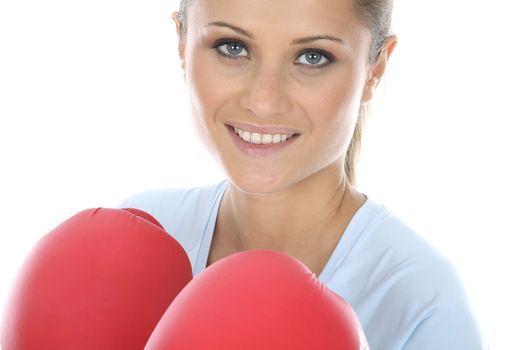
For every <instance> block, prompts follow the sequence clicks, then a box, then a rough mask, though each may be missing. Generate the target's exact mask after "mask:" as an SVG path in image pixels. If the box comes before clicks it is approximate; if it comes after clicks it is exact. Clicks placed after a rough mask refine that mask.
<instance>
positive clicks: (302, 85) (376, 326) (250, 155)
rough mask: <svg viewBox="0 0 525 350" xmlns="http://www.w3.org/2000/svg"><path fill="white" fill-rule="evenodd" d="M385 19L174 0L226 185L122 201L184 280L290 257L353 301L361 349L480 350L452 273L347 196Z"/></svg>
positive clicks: (343, 8)
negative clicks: (261, 255)
mask: <svg viewBox="0 0 525 350" xmlns="http://www.w3.org/2000/svg"><path fill="white" fill-rule="evenodd" d="M391 12H392V4H391V1H388V0H369V1H366V0H331V1H320V0H250V1H246V0H192V1H184V0H183V1H181V4H180V11H179V12H177V13H175V14H174V16H173V18H174V20H175V22H176V25H177V32H178V35H179V53H180V58H181V62H182V68H183V70H184V74H185V75H184V76H185V80H186V83H187V86H188V89H189V92H190V99H191V105H192V109H193V117H194V121H195V125H196V130H197V132H198V134H199V136H200V138H201V139H202V141H203V142H204V144H205V146H206V147H207V149H208V150H209V151H210V152H211V154H212V155H213V156H214V157H215V158H216V160H217V161H218V162H219V164H220V165H221V166H222V167H223V169H224V171H225V173H226V174H227V176H228V180H227V181H223V182H221V183H219V184H217V185H213V186H209V187H203V188H194V189H187V190H171V191H156V192H149V193H145V194H141V195H137V196H134V197H132V198H130V199H128V200H127V201H126V202H124V203H123V204H122V205H123V206H134V207H138V208H141V209H144V210H146V211H148V212H150V213H151V214H153V215H154V216H155V217H156V218H157V219H158V220H159V221H160V222H161V223H162V224H163V225H164V227H166V229H167V230H168V231H169V232H170V233H171V234H172V235H173V236H174V237H175V238H176V239H177V240H178V241H179V242H180V243H181V244H182V245H183V246H184V248H185V249H186V251H187V252H188V255H189V256H190V260H191V262H192V265H193V269H194V274H198V273H200V272H201V271H202V270H203V269H204V268H206V267H207V266H209V265H210V264H213V263H214V262H216V261H218V260H220V259H222V258H223V257H226V256H228V255H231V254H233V253H236V252H240V251H244V250H248V249H273V250H278V251H282V252H285V253H287V254H289V255H291V256H294V257H296V258H298V259H299V260H301V261H302V262H303V263H304V264H305V265H306V266H307V267H308V268H309V269H310V270H311V271H312V272H314V273H315V274H316V275H317V276H318V277H319V279H320V280H321V281H322V282H324V283H325V284H326V285H327V286H328V287H329V288H331V289H332V290H334V291H335V292H337V293H339V294H340V295H341V296H342V297H343V298H345V299H346V300H347V301H348V302H349V303H350V304H351V305H352V306H353V308H354V309H355V311H356V313H357V315H358V317H359V319H360V321H361V323H362V325H363V328H364V330H365V333H366V336H367V338H368V341H369V344H370V347H371V349H404V350H409V349H440V350H441V349H462V350H465V349H480V348H482V347H483V345H482V341H481V339H480V335H479V333H478V330H477V326H476V323H475V320H474V319H473V317H472V315H471V312H470V310H469V307H468V303H467V300H466V299H465V296H464V292H463V288H462V286H461V283H460V281H459V280H458V278H457V275H456V272H455V270H454V268H453V267H452V266H451V265H450V264H449V263H448V262H447V261H446V260H445V259H444V258H443V257H441V256H440V255H439V253H437V252H436V251H435V250H434V249H433V248H432V247H430V246H429V245H428V244H427V243H425V242H424V241H423V240H422V239H421V238H419V237H418V236H417V234H415V233H414V232H413V231H411V229H410V228H408V227H407V226H406V225H404V224H403V223H402V222H401V221H400V220H399V219H398V218H396V217H395V216H394V215H392V214H391V213H390V212H389V211H388V210H387V209H386V208H385V207H384V206H382V205H380V204H378V203H376V202H374V201H373V200H372V199H370V198H368V197H367V196H366V195H364V194H362V193H360V192H359V191H358V190H357V189H356V188H355V181H354V180H355V161H356V159H357V155H358V151H359V143H360V137H361V124H362V122H363V117H364V115H365V111H366V107H367V105H368V104H369V102H370V101H371V99H372V97H373V93H374V90H375V88H376V87H377V85H378V83H379V81H380V80H381V77H382V76H383V73H384V72H385V68H386V66H387V63H388V59H389V57H390V55H391V54H392V52H393V50H394V48H395V46H396V37H395V36H394V35H391V34H390V32H389V31H390V28H389V27H390V18H391Z"/></svg>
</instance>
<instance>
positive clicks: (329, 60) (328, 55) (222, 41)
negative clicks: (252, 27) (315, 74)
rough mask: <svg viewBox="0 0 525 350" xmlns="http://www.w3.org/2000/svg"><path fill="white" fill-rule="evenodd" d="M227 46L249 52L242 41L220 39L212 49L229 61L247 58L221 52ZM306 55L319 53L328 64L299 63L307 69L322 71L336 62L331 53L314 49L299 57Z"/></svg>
mask: <svg viewBox="0 0 525 350" xmlns="http://www.w3.org/2000/svg"><path fill="white" fill-rule="evenodd" d="M225 44H237V45H239V46H240V47H241V48H243V49H245V50H246V51H248V49H247V47H246V46H245V45H244V44H243V43H242V42H241V41H239V40H236V39H219V40H217V41H215V43H213V45H212V46H211V48H212V49H215V51H217V53H218V54H219V55H221V56H223V57H226V58H229V59H233V60H238V59H241V58H243V57H245V56H232V55H228V54H225V53H224V52H222V51H221V50H219V47H221V46H223V45H225ZM305 53H317V54H320V55H322V56H323V57H324V58H326V60H327V62H326V63H324V64H321V65H314V64H303V63H298V64H299V65H303V66H306V67H307V69H321V68H324V67H326V66H328V65H330V64H332V63H334V62H335V61H336V59H335V57H334V56H333V55H332V54H331V53H329V52H326V51H325V50H320V49H314V48H311V49H303V50H301V52H299V55H298V56H297V57H301V56H302V55H304V54H305Z"/></svg>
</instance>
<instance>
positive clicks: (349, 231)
mask: <svg viewBox="0 0 525 350" xmlns="http://www.w3.org/2000/svg"><path fill="white" fill-rule="evenodd" d="M218 187H219V189H218V191H217V192H216V195H215V197H214V199H213V205H212V210H211V212H210V215H209V217H208V221H207V223H206V228H205V230H204V235H203V238H202V242H201V244H200V247H199V252H198V254H197V261H196V264H195V269H194V274H193V275H194V276H196V275H198V274H199V273H200V272H202V271H203V270H204V269H205V268H206V263H207V262H208V257H209V253H210V248H211V241H212V238H213V232H214V231H215V225H216V223H217V215H218V212H219V206H220V203H221V200H222V198H223V196H224V193H225V192H226V189H227V187H228V180H224V181H222V182H221V183H219V185H218ZM365 197H366V201H365V202H364V203H363V205H362V206H361V207H360V208H359V209H358V210H357V211H356V212H355V214H354V216H353V217H352V219H351V220H350V222H349V223H348V225H347V227H346V229H345V231H344V232H343V234H342V235H341V238H340V239H339V242H337V245H336V247H335V249H334V251H333V252H332V254H331V255H330V258H329V259H328V262H327V263H326V265H325V266H324V268H323V270H322V271H321V274H320V275H319V280H320V281H321V282H323V283H325V284H326V283H327V282H328V281H330V279H331V278H332V276H333V275H334V274H335V272H336V271H337V269H338V268H339V266H341V264H342V263H343V261H344V260H345V258H346V256H347V255H348V254H350V252H351V250H352V248H353V247H354V245H355V243H356V242H357V241H358V240H359V238H360V236H361V234H362V232H363V231H364V230H365V228H366V227H367V226H368V224H369V223H370V222H371V220H372V219H373V217H374V216H375V215H376V214H377V212H378V211H379V210H380V209H381V208H382V207H383V206H382V205H380V204H378V203H377V202H375V201H374V200H373V199H371V198H370V197H369V196H367V195H365Z"/></svg>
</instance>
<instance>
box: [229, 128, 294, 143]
mask: <svg viewBox="0 0 525 350" xmlns="http://www.w3.org/2000/svg"><path fill="white" fill-rule="evenodd" d="M234 129H235V133H236V134H237V135H239V136H240V137H241V138H242V139H243V140H244V141H246V142H249V143H253V144H256V145H260V144H263V145H267V144H270V143H280V142H283V141H286V140H288V139H289V138H290V137H292V136H293V134H290V135H287V134H259V133H257V132H253V133H252V132H249V131H245V130H241V129H239V128H234Z"/></svg>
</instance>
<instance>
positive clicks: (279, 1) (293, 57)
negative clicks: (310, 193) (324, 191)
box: [181, 0, 371, 193]
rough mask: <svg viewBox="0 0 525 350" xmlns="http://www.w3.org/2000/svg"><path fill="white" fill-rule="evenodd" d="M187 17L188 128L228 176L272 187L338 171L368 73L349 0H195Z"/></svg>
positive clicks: (248, 187) (366, 42) (262, 189)
mask: <svg viewBox="0 0 525 350" xmlns="http://www.w3.org/2000/svg"><path fill="white" fill-rule="evenodd" d="M187 16H188V17H187V35H186V40H185V42H184V43H183V44H181V58H182V62H183V67H184V69H185V77H186V82H187V85H188V88H189V91H190V101H191V104H192V109H193V115H194V118H195V122H196V123H195V125H196V128H197V131H198V134H199V136H200V137H201V138H202V141H203V142H204V144H205V146H206V147H207V149H208V150H209V151H210V152H211V154H212V155H213V156H214V157H215V158H216V159H217V160H218V161H219V162H220V164H221V165H222V166H223V168H224V170H225V172H226V174H227V175H228V177H229V179H230V181H231V182H232V183H234V184H235V185H236V187H238V188H240V189H242V190H243V191H245V192H251V193H273V192H276V191H279V190H282V189H285V188H287V187H290V186H292V185H294V184H296V183H298V182H300V181H302V180H304V179H305V178H308V177H310V176H312V175H313V174H316V176H328V175H323V174H329V173H331V174H332V175H331V176H333V174H334V172H333V171H332V172H330V171H327V170H328V169H332V170H333V169H337V171H339V170H340V171H342V169H343V168H342V166H343V162H344V156H345V153H346V150H347V147H348V145H349V143H350V140H351V137H352V134H353V130H354V126H355V123H356V120H357V115H358V111H359V107H360V104H361V103H362V102H363V100H364V99H365V98H366V97H365V96H367V91H366V82H367V79H368V74H369V70H370V69H369V68H370V67H369V65H368V54H369V46H370V40H371V36H370V33H369V30H368V29H367V27H365V25H364V24H363V23H361V21H360V20H359V18H358V16H357V14H356V13H355V12H354V10H353V8H352V6H351V3H350V1H349V0H329V1H328V0H324V1H323V0H250V1H246V0H194V1H193V2H191V3H190V6H189V8H188V12H187ZM235 128H238V129H241V130H244V131H245V132H244V133H243V132H242V131H239V130H237V132H240V133H241V134H242V135H243V137H244V140H243V139H242V138H241V137H240V136H238V135H237V133H236V132H235ZM265 134H266V135H265ZM282 135H286V136H282ZM292 135H293V136H292ZM290 136H291V138H290V139H286V140H285V141H284V142H281V140H284V138H285V137H290ZM245 140H247V141H245ZM267 142H270V143H268V144H267ZM274 142H278V143H274Z"/></svg>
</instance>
